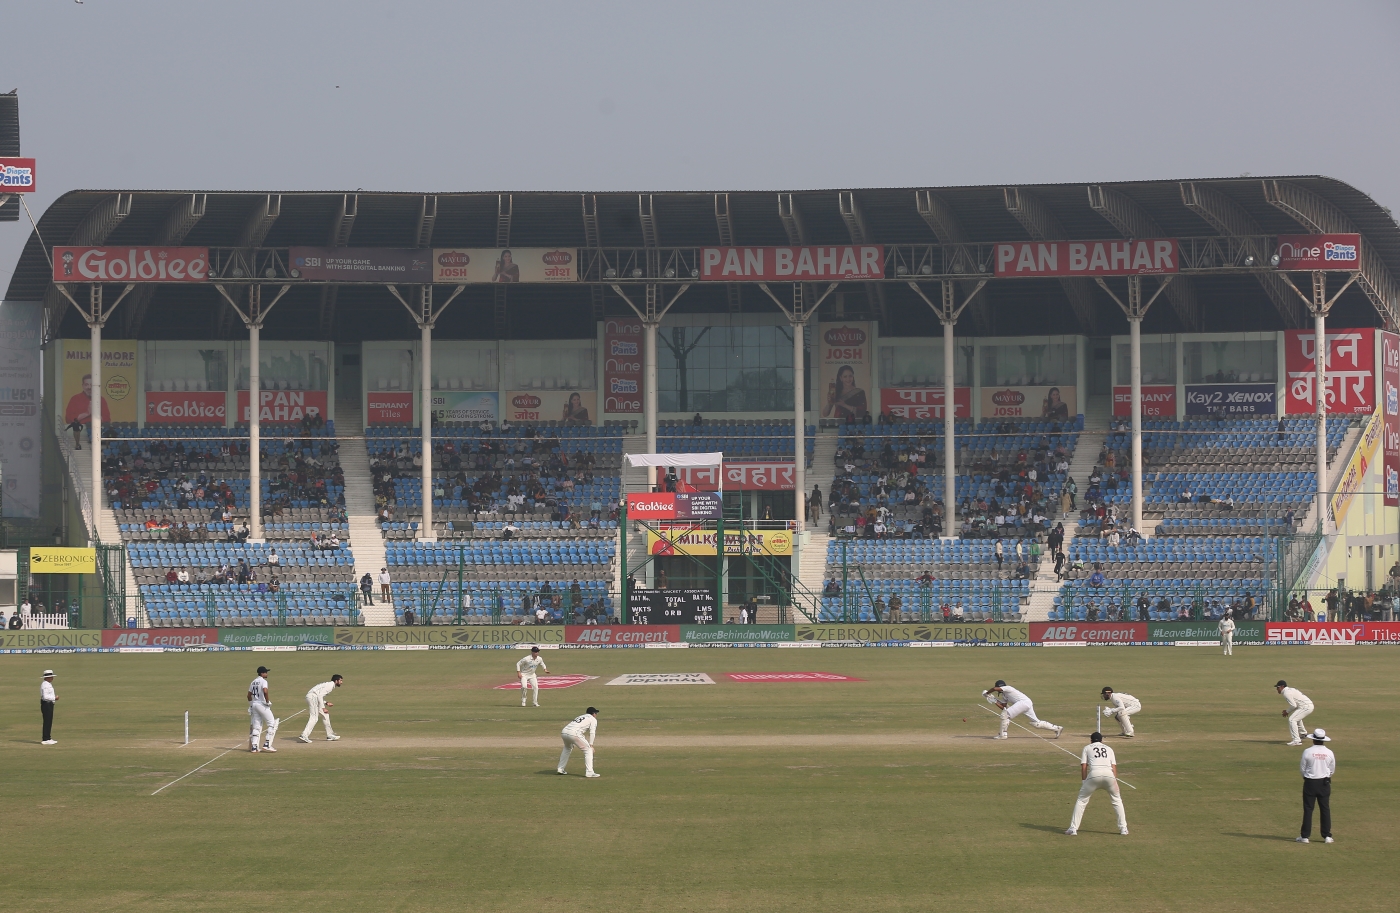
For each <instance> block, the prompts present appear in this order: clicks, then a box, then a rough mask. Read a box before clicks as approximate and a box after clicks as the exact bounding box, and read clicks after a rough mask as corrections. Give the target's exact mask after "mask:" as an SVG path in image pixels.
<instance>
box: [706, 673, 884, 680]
mask: <svg viewBox="0 0 1400 913" xmlns="http://www.w3.org/2000/svg"><path fill="white" fill-rule="evenodd" d="M724 677H725V678H727V679H729V680H730V681H734V682H863V681H865V679H863V678H851V677H850V676H849V675H837V674H836V673H835V672H726V673H724Z"/></svg>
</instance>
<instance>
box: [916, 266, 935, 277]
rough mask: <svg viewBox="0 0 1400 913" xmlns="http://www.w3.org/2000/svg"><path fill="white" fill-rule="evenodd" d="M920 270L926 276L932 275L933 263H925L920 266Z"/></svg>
mask: <svg viewBox="0 0 1400 913" xmlns="http://www.w3.org/2000/svg"><path fill="white" fill-rule="evenodd" d="M919 272H921V273H923V274H924V275H925V276H932V275H933V264H931V263H925V264H924V265H923V266H921V267H919Z"/></svg>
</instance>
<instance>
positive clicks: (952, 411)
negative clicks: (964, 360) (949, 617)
mask: <svg viewBox="0 0 1400 913" xmlns="http://www.w3.org/2000/svg"><path fill="white" fill-rule="evenodd" d="M938 284H939V287H940V289H939V291H940V294H939V300H938V303H937V304H934V303H933V301H932V300H931V299H930V298H929V296H928V295H926V294H924V290H923V289H922V288H920V287H919V283H917V282H912V281H911V282H910V283H909V287H910V288H911V289H913V290H914V294H916V295H918V296H919V297H920V298H922V299H924V304H927V305H928V306H929V307H930V308H932V309H933V312H934V313H935V314H937V315H938V322H939V323H941V324H943V535H944V536H949V535H950V532H949V531H950V530H952V529H954V528H955V524H956V522H957V516H958V469H957V457H958V446H957V441H956V438H955V432H956V429H957V412H958V403H957V397H956V395H955V394H956V393H957V374H956V371H955V370H954V369H955V368H956V363H955V361H954V359H955V358H956V356H957V349H956V348H955V347H954V345H953V328H954V327H955V326H957V323H958V317H959V316H961V315H962V312H963V311H964V310H965V309H966V308H967V306H968V305H969V304H971V303H972V299H974V298H976V297H977V293H978V292H980V291H982V289H983V287H984V286H986V284H987V280H986V279H982V280H980V281H978V283H977V285H976V286H975V287H974V288H973V289H972V291H971V292H968V294H967V297H966V298H964V299H963V302H962V304H958V298H957V296H958V288H957V283H956V282H954V281H953V280H951V279H944V280H942V281H941V282H939V283H938Z"/></svg>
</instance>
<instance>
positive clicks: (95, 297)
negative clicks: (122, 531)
mask: <svg viewBox="0 0 1400 913" xmlns="http://www.w3.org/2000/svg"><path fill="white" fill-rule="evenodd" d="M93 289H94V291H93V294H92V301H91V304H92V313H93V317H94V318H100V317H101V316H102V286H100V285H98V286H93ZM89 325H90V326H91V327H92V371H91V374H92V400H91V402H89V403H88V408H89V409H91V410H92V440H91V441H90V442H89V443H88V449H89V450H91V451H92V453H91V454H89V456H90V457H91V459H92V485H91V489H92V491H91V498H92V529H91V530H89V533H90V534H91V535H90V539H91V541H93V542H96V541H98V535H97V527H98V522H97V517H98V512H99V511H101V510H102V491H103V487H102V324H101V323H99V322H98V320H97V319H93V320H92V321H91V323H90V324H89Z"/></svg>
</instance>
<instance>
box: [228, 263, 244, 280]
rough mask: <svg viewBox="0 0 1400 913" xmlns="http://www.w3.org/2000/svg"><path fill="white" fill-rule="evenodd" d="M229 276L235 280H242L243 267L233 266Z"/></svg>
mask: <svg viewBox="0 0 1400 913" xmlns="http://www.w3.org/2000/svg"><path fill="white" fill-rule="evenodd" d="M230 275H232V276H233V278H235V279H242V278H243V267H241V266H235V267H234V268H233V269H232V270H230Z"/></svg>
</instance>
